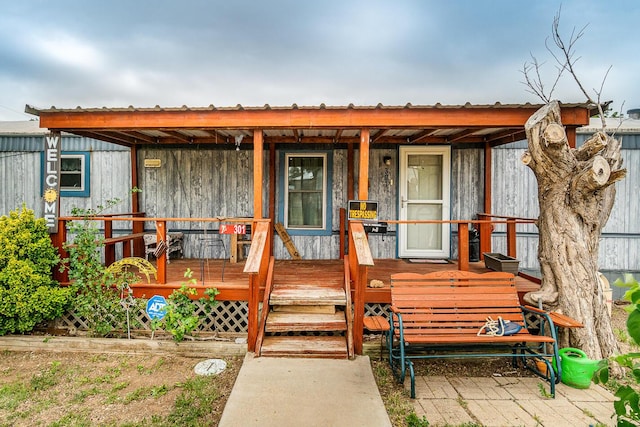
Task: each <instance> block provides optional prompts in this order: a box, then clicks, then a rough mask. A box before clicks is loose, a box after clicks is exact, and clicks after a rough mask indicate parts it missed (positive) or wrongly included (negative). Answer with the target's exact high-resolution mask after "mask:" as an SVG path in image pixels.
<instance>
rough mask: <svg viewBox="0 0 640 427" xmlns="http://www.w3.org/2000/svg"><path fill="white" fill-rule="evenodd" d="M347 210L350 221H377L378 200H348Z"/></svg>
mask: <svg viewBox="0 0 640 427" xmlns="http://www.w3.org/2000/svg"><path fill="white" fill-rule="evenodd" d="M347 211H348V212H347V217H348V219H349V220H350V221H351V220H356V221H357V220H361V221H367V222H374V221H378V202H375V201H372V200H349V206H348V208H347Z"/></svg>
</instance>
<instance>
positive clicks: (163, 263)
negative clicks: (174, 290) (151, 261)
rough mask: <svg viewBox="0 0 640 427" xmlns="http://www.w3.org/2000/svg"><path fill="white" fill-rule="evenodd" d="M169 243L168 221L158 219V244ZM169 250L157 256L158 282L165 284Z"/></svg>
mask: <svg viewBox="0 0 640 427" xmlns="http://www.w3.org/2000/svg"><path fill="white" fill-rule="evenodd" d="M161 241H162V242H164V243H165V244H166V243H167V222H166V221H156V242H157V243H156V245H157V244H160V242H161ZM168 250H169V248H168V247H167V250H165V251H164V252H162V254H161V255H160V256H159V257H158V258H156V267H157V270H158V283H161V284H165V283H167V251H168Z"/></svg>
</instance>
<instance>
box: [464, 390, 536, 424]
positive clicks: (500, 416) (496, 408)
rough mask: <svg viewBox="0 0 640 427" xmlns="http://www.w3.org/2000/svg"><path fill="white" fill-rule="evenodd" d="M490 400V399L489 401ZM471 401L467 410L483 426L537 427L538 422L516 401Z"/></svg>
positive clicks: (489, 399)
mask: <svg viewBox="0 0 640 427" xmlns="http://www.w3.org/2000/svg"><path fill="white" fill-rule="evenodd" d="M487 398H488V399H487ZM487 398H485V399H487V400H470V401H469V402H467V409H468V410H469V412H471V414H472V415H473V416H474V417H475V418H476V419H477V420H478V421H479V422H480V423H481V424H482V425H483V426H487V427H494V426H495V427H502V426H537V425H538V421H536V420H535V419H534V418H533V417H532V416H531V415H530V414H529V413H528V412H526V411H525V410H524V409H522V408H521V407H520V405H518V403H517V402H516V401H514V400H492V399H491V398H490V396H487Z"/></svg>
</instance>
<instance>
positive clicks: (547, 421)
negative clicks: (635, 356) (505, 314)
mask: <svg viewBox="0 0 640 427" xmlns="http://www.w3.org/2000/svg"><path fill="white" fill-rule="evenodd" d="M538 384H544V390H545V391H546V392H548V391H549V389H548V384H547V383H546V382H543V381H541V380H539V379H537V378H514V377H483V378H470V377H439V376H428V377H416V399H415V401H414V408H415V411H416V414H417V415H418V417H419V418H422V417H423V416H425V417H426V419H427V420H428V421H429V425H430V426H444V425H448V426H456V425H462V424H465V423H471V424H474V423H475V424H479V425H482V426H487V427H488V426H553V427H556V426H572V427H573V426H585V427H586V426H595V425H605V426H615V425H616V423H615V418H611V416H612V415H613V414H614V408H613V401H614V400H615V398H614V396H613V394H611V393H610V392H609V391H607V390H605V389H604V388H602V387H600V386H597V385H594V384H591V387H589V388H588V389H584V390H580V389H575V388H571V387H569V386H567V385H564V384H558V385H557V386H556V397H555V399H552V398H550V397H544V396H543V394H542V392H541V391H540V387H539V386H538ZM405 387H406V388H407V390H408V389H409V380H406V381H405Z"/></svg>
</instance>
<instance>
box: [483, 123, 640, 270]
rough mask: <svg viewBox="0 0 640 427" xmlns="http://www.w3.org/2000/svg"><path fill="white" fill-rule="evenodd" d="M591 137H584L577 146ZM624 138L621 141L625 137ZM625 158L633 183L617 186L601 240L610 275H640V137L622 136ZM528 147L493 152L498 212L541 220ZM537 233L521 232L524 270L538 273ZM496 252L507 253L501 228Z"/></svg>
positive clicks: (531, 229) (533, 229) (494, 208)
mask: <svg viewBox="0 0 640 427" xmlns="http://www.w3.org/2000/svg"><path fill="white" fill-rule="evenodd" d="M589 136H590V135H583V134H578V138H577V140H578V141H577V142H578V145H581V144H582V142H583V141H584V140H585V139H586V138H588V137H589ZM619 136H620V135H619ZM622 141H623V149H622V158H623V160H624V166H625V167H626V168H627V177H626V178H625V179H624V180H622V181H620V182H618V183H616V192H617V194H616V201H615V205H614V208H613V210H612V212H611V216H610V217H609V221H608V222H607V225H606V226H605V228H604V229H603V233H602V238H601V240H600V255H599V261H600V266H601V268H602V269H605V270H629V271H638V270H640V221H638V220H637V212H638V211H639V209H640V198H639V197H638V189H639V188H640V187H639V184H638V183H640V150H638V149H637V148H638V147H640V135H622ZM525 147H526V142H521V143H518V144H514V145H510V146H502V147H500V148H498V149H495V150H493V177H492V184H493V188H492V194H493V205H492V212H493V213H495V214H500V215H513V216H520V217H527V218H537V217H538V213H539V210H538V197H537V194H538V193H537V191H538V190H537V183H536V179H535V176H534V174H533V172H531V170H530V169H529V168H527V167H526V166H524V165H523V164H522V162H521V161H520V157H521V156H522V154H523V153H524V151H525V149H526V148H525ZM537 233H538V230H537V227H535V226H533V225H530V226H518V240H517V254H518V258H519V259H520V260H521V261H520V262H521V263H520V266H521V268H523V269H531V270H538V269H539V264H538V259H537V251H538V234H537ZM492 244H493V250H494V251H495V252H502V253H506V239H505V235H504V227H496V233H495V234H494V237H493V241H492Z"/></svg>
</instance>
